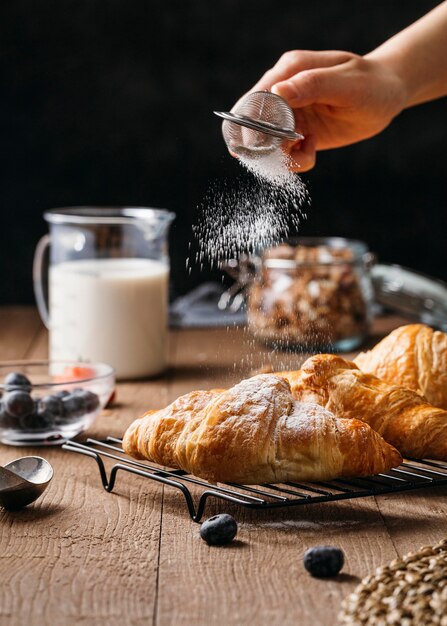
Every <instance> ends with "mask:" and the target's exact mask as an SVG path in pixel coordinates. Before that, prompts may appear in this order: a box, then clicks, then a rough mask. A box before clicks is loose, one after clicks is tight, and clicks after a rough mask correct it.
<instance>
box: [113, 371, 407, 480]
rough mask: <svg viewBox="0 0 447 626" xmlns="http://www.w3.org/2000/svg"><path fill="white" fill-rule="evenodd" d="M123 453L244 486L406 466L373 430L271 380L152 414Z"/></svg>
mask: <svg viewBox="0 0 447 626" xmlns="http://www.w3.org/2000/svg"><path fill="white" fill-rule="evenodd" d="M123 448H124V450H125V451H126V452H127V453H128V454H130V455H131V456H134V457H136V458H139V459H149V460H150V461H155V462H156V463H159V464H161V465H167V466H169V467H176V468H181V469H183V470H186V471H187V472H190V473H192V474H195V475H196V476H201V477H203V478H205V479H207V480H209V481H211V482H235V483H244V484H262V483H266V482H268V483H277V482H287V481H316V480H330V479H334V478H337V477H341V476H366V475H371V474H376V473H378V472H383V471H386V470H388V469H390V468H391V467H395V466H397V465H399V464H400V463H401V461H402V458H401V456H400V454H399V453H398V452H397V450H395V449H394V448H393V447H391V446H390V445H388V444H387V443H386V442H385V441H384V440H383V439H382V437H380V436H379V435H378V434H377V433H376V432H375V431H374V430H372V429H371V428H370V427H369V426H368V425H367V424H365V423H363V422H361V421H359V420H356V419H353V420H340V419H338V418H336V417H335V416H334V415H333V414H332V413H330V412H329V411H327V410H325V409H323V408H322V407H320V406H318V405H312V404H305V403H302V402H296V401H295V400H293V398H292V394H291V390H290V385H289V383H288V382H287V381H286V380H284V379H283V378H280V377H278V376H275V375H273V374H270V375H268V374H263V375H259V376H254V377H252V378H249V379H247V380H243V381H242V382H241V383H239V384H238V385H235V386H234V387H232V388H231V389H228V390H226V391H219V390H214V391H193V392H191V393H189V394H187V395H185V396H182V397H180V398H178V399H177V400H176V401H175V402H173V403H172V404H170V405H169V406H168V407H166V408H165V409H162V410H160V411H150V412H149V413H146V414H145V415H143V417H141V418H140V419H137V420H136V421H135V422H134V423H133V424H131V426H130V427H129V428H128V429H127V431H126V433H125V435H124V439H123Z"/></svg>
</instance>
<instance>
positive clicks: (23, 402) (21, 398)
mask: <svg viewBox="0 0 447 626" xmlns="http://www.w3.org/2000/svg"><path fill="white" fill-rule="evenodd" d="M5 410H6V412H7V413H9V415H10V416H11V417H17V418H20V417H26V416H27V415H31V413H32V412H33V411H34V400H33V399H32V397H31V396H30V395H29V393H27V392H26V391H10V392H9V393H7V394H6V396H5Z"/></svg>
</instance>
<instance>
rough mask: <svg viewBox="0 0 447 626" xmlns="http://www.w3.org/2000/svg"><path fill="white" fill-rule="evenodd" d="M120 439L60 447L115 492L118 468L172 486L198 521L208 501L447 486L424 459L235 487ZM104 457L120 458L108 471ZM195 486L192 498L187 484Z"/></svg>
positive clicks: (290, 501)
mask: <svg viewBox="0 0 447 626" xmlns="http://www.w3.org/2000/svg"><path fill="white" fill-rule="evenodd" d="M121 442H122V440H121V439H117V438H116V437H107V438H106V439H104V440H97V439H87V440H86V441H85V442H82V443H80V442H77V441H67V442H66V443H65V444H64V445H63V446H62V447H63V448H64V449H65V450H69V451H70V452H77V453H78V454H84V455H85V456H88V457H91V458H92V459H95V461H96V463H97V464H98V468H99V473H100V475H101V480H102V484H103V486H104V489H105V490H106V491H109V492H111V491H113V488H114V487H115V482H116V476H117V474H118V472H119V471H124V472H130V473H131V474H136V475H137V476H143V477H144V478H149V479H151V480H154V481H156V482H158V483H162V484H163V485H167V486H169V487H174V488H175V489H178V490H179V491H181V493H182V494H183V497H184V499H185V502H186V506H187V508H188V512H189V514H190V516H191V518H192V519H193V520H194V521H195V522H199V521H200V519H201V518H202V516H203V513H204V510H205V506H206V503H207V501H208V500H209V499H213V498H214V499H216V500H224V501H226V502H233V503H235V504H239V505H241V506H244V507H247V508H251V509H279V508H282V507H292V506H300V505H309V504H316V503H318V502H335V501H337V500H348V499H350V498H363V497H365V496H375V495H380V494H382V493H391V492H398V491H409V490H411V489H423V488H427V487H435V486H437V485H447V465H445V464H443V463H440V462H435V461H427V460H413V459H411V460H406V461H405V462H404V463H402V465H400V466H399V467H398V468H395V469H393V470H390V471H389V472H386V473H383V474H377V475H376V476H370V477H367V478H351V479H349V480H345V479H337V480H332V481H330V482H320V483H304V482H303V483H301V482H299V483H298V482H288V483H284V484H275V485H272V484H265V485H259V486H258V485H239V484H235V483H224V484H220V483H219V484H217V485H214V484H211V483H208V482H207V481H205V480H201V479H200V478H196V477H195V476H192V475H191V474H188V473H187V472H184V471H183V470H166V469H164V468H162V467H160V466H159V465H155V464H152V463H147V462H141V461H136V460H135V459H132V458H130V457H129V456H128V455H126V453H125V452H124V451H123V449H122V447H121ZM105 459H111V460H112V461H113V460H114V461H118V463H115V464H114V465H113V466H112V467H111V469H110V471H109V474H107V470H106V466H105V463H104V460H105ZM191 486H195V487H197V488H198V493H197V495H196V496H195V497H193V494H192V493H191V490H190V487H191Z"/></svg>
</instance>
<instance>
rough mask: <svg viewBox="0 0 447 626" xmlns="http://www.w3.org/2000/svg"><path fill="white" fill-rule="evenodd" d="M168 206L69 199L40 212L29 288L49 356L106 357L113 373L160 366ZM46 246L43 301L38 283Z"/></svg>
mask: <svg viewBox="0 0 447 626" xmlns="http://www.w3.org/2000/svg"><path fill="white" fill-rule="evenodd" d="M174 217H175V216H174V214H173V213H170V212H168V211H165V210H162V209H150V208H142V207H138V208H134V207H119V208H108V207H71V208H64V209H54V210H52V211H48V212H46V213H45V214H44V218H45V219H46V220H47V222H48V223H49V227H50V233H49V235H45V236H44V237H42V239H41V240H40V241H39V243H38V245H37V248H36V252H35V256H34V266H33V280H34V291H35V295H36V301H37V306H38V309H39V312H40V315H41V317H42V320H43V322H44V323H45V325H46V326H47V328H48V329H49V331H50V332H49V353H50V359H51V360H58V361H60V360H66V361H67V360H70V361H90V362H97V361H101V362H105V363H108V364H110V365H112V366H113V367H114V368H115V370H116V375H117V377H118V378H121V379H124V378H127V379H128V378H142V377H148V376H155V375H156V374H159V373H161V372H162V371H163V370H164V369H165V367H166V349H167V318H168V283H169V253H168V241H167V235H168V230H169V226H170V224H171V222H172V220H173V219H174ZM48 246H49V251H50V254H49V272H48V293H49V298H48V305H47V302H46V298H45V293H44V291H45V290H44V288H43V284H42V274H43V265H44V263H43V262H44V258H45V254H46V250H47V247H48Z"/></svg>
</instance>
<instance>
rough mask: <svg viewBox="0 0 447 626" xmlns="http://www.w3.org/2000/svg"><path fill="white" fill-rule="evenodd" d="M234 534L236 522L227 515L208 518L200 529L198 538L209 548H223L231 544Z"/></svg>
mask: <svg viewBox="0 0 447 626" xmlns="http://www.w3.org/2000/svg"><path fill="white" fill-rule="evenodd" d="M236 533H237V524H236V520H235V519H234V517H232V516H231V515H228V514H227V513H221V514H220V515H214V517H210V518H209V519H207V520H206V521H205V522H203V524H202V526H201V527H200V536H201V537H202V539H203V540H204V541H206V542H207V544H208V545H210V546H224V545H226V544H228V543H231V542H232V541H233V539H234V538H235V537H236Z"/></svg>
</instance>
